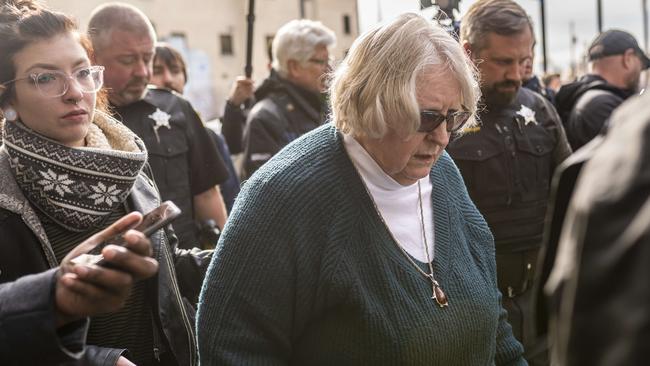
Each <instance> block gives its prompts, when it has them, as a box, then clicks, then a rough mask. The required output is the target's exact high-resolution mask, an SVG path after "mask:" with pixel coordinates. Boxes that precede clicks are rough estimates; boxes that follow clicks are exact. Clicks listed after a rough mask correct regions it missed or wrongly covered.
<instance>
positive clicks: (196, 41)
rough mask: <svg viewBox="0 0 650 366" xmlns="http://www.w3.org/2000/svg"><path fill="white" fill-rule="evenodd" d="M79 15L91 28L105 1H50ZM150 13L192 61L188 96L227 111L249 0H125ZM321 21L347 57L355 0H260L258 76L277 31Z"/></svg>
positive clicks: (206, 110)
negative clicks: (90, 22) (299, 22)
mask: <svg viewBox="0 0 650 366" xmlns="http://www.w3.org/2000/svg"><path fill="white" fill-rule="evenodd" d="M44 1H45V2H46V3H47V5H48V6H49V7H51V8H53V9H56V10H60V11H63V12H65V13H68V14H71V15H73V16H74V17H76V19H77V21H78V22H79V25H80V27H81V28H82V29H83V30H85V29H86V24H87V23H88V19H89V16H90V13H91V11H92V10H93V9H94V8H95V7H96V6H97V5H99V4H102V3H106V2H108V1H104V0H44ZM124 2H127V3H130V4H133V5H134V6H137V7H138V8H140V9H141V10H142V11H143V12H144V13H145V14H147V15H148V16H149V17H150V19H151V21H152V23H153V24H154V26H155V27H156V31H157V33H158V37H159V39H160V40H165V41H168V42H170V43H172V44H173V45H174V46H176V47H177V48H179V49H181V51H182V52H183V54H184V55H185V57H186V60H187V61H188V67H189V83H188V85H187V88H186V90H185V91H186V95H187V97H188V98H189V99H190V100H191V101H192V102H193V104H194V105H195V107H196V108H197V110H199V112H201V113H202V115H203V116H204V118H205V119H210V118H214V117H217V116H219V115H221V111H222V110H223V106H224V103H225V99H226V97H227V94H228V91H229V90H230V87H231V84H232V81H233V80H234V79H235V78H236V77H237V76H238V75H243V73H244V71H243V70H244V64H245V60H246V55H245V54H246V30H247V23H246V15H247V13H248V0H195V1H181V0H125V1H124ZM301 3H302V9H304V13H305V17H306V18H309V19H313V20H320V21H322V22H323V24H325V25H326V26H327V27H329V28H331V29H332V30H333V31H334V32H335V33H336V36H337V45H336V48H335V49H334V56H335V57H336V58H337V59H340V58H342V57H343V55H344V53H345V52H346V51H347V49H348V48H349V47H350V45H351V44H352V42H353V41H354V39H355V38H356V37H357V35H358V20H357V2H356V1H353V0H302V1H301V0H257V1H255V25H254V27H255V28H254V34H255V38H254V43H253V45H254V46H253V47H254V49H253V79H254V80H255V82H256V83H261V82H262V80H263V79H264V78H265V77H266V76H267V74H268V69H267V67H268V62H269V60H268V52H267V44H268V43H269V41H270V39H272V37H273V35H274V33H275V31H276V30H277V29H278V28H279V27H280V26H282V25H283V24H284V23H286V22H288V21H289V20H292V19H296V18H299V17H300V12H301Z"/></svg>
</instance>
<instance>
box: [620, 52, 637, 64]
mask: <svg viewBox="0 0 650 366" xmlns="http://www.w3.org/2000/svg"><path fill="white" fill-rule="evenodd" d="M635 57H638V56H637V55H636V52H635V51H634V50H633V49H631V48H630V49H629V50H627V51H625V53H623V60H622V61H623V68H625V69H629V68H630V67H632V65H633V63H634V58H635Z"/></svg>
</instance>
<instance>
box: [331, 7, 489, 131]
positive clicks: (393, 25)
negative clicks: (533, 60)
mask: <svg viewBox="0 0 650 366" xmlns="http://www.w3.org/2000/svg"><path fill="white" fill-rule="evenodd" d="M429 66H434V68H433V69H434V70H435V71H436V72H440V73H451V74H452V76H453V77H454V78H455V79H456V80H458V83H459V85H460V91H461V104H462V105H463V107H464V108H466V109H467V110H468V111H469V112H472V117H471V118H470V120H469V121H468V126H472V125H474V124H475V123H476V119H475V118H476V117H475V116H476V108H477V103H478V100H479V98H480V95H481V91H480V87H479V83H478V71H477V69H476V67H475V66H474V64H473V63H472V61H471V60H470V59H469V57H468V56H467V54H466V53H465V51H464V50H463V48H462V47H461V45H460V44H459V43H458V41H457V40H455V39H454V38H453V37H452V36H451V35H449V34H448V33H447V31H445V30H444V29H443V28H442V27H441V26H439V25H438V24H437V23H435V22H432V21H427V20H426V19H424V18H422V17H421V16H419V15H417V14H410V13H409V14H403V15H401V16H399V17H398V18H397V19H395V20H393V21H391V22H389V23H387V24H383V25H379V26H377V27H375V28H374V29H372V30H370V31H368V32H366V33H365V34H363V35H361V36H360V37H359V38H358V39H357V40H356V41H355V42H354V44H353V45H352V47H351V48H350V51H349V53H348V55H347V57H346V58H345V59H344V60H343V62H342V63H341V65H339V67H338V69H337V70H336V72H335V75H334V79H333V82H332V85H331V89H330V96H331V104H332V119H333V121H334V123H335V125H336V126H337V127H338V128H339V129H340V130H341V131H343V132H344V133H349V134H352V135H355V136H368V137H371V138H381V137H382V136H384V134H385V133H386V130H387V127H388V126H389V125H390V126H391V127H392V128H394V129H395V130H396V131H398V132H399V133H400V134H403V135H408V134H411V133H414V132H415V131H417V129H418V128H419V126H420V110H419V107H418V103H417V99H416V87H417V79H418V77H420V76H421V75H422V73H423V72H424V71H425V69H427V71H429V70H431V68H429ZM429 87H431V88H435V87H436V86H435V85H430V86H429Z"/></svg>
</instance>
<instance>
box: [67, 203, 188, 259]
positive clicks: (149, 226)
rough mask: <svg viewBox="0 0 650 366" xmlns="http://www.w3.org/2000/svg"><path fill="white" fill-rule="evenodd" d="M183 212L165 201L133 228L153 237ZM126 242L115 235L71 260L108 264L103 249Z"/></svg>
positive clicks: (120, 236)
mask: <svg viewBox="0 0 650 366" xmlns="http://www.w3.org/2000/svg"><path fill="white" fill-rule="evenodd" d="M180 214H181V209H180V208H178V206H176V205H175V204H174V202H172V201H165V202H163V203H162V204H161V205H160V206H158V207H156V208H154V209H153V210H151V211H150V212H149V213H147V214H145V215H144V216H143V217H142V222H140V224H138V225H137V226H136V227H134V228H133V230H137V231H139V232H141V233H143V234H144V235H145V236H146V237H151V235H153V234H154V233H155V232H156V231H158V230H160V229H162V228H163V227H164V226H166V225H167V224H169V223H170V222H172V221H173V220H174V219H175V218H177V217H178V216H179V215H180ZM125 243H126V242H125V241H124V238H123V237H122V235H121V234H120V235H117V236H114V237H112V238H110V239H108V240H106V241H104V242H102V243H99V244H97V245H96V246H95V247H94V248H92V249H91V250H89V251H88V253H84V254H81V255H79V256H77V257H75V258H73V259H72V260H71V262H72V263H74V264H86V265H88V264H96V265H104V266H105V265H107V264H108V263H107V261H105V260H104V256H103V255H102V249H104V247H105V246H107V245H109V244H113V245H120V246H122V245H124V244H125Z"/></svg>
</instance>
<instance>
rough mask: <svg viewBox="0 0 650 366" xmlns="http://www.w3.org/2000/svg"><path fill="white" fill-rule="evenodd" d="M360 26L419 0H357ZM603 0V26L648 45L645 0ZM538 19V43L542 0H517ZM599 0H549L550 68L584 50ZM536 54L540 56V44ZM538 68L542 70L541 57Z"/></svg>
mask: <svg viewBox="0 0 650 366" xmlns="http://www.w3.org/2000/svg"><path fill="white" fill-rule="evenodd" d="M357 1H358V3H359V26H360V30H361V31H362V32H363V31H364V30H366V29H368V28H369V27H371V26H372V25H373V24H375V23H377V22H378V20H379V19H380V18H381V19H383V20H387V19H390V18H392V17H394V16H396V15H397V14H400V13H402V12H405V11H419V9H420V7H419V1H418V0H357ZM601 1H602V4H603V30H606V29H609V28H620V29H624V30H627V31H628V32H630V33H632V34H633V35H634V36H635V37H636V38H637V41H638V42H639V45H640V46H641V48H643V49H645V46H644V45H645V41H644V38H643V8H642V4H643V2H644V1H643V0H601ZM474 2H475V0H461V2H460V13H461V16H462V14H464V13H465V11H466V10H467V8H469V6H470V5H472V4H473V3H474ZM517 2H518V3H519V4H520V5H521V6H523V7H524V8H525V9H526V11H528V13H529V14H530V16H531V18H532V19H533V21H534V22H535V27H536V31H535V33H536V35H537V39H538V45H540V44H541V28H540V15H539V14H540V1H539V0H517ZM596 4H597V2H596V0H546V1H545V7H546V48H547V52H548V59H549V62H548V64H549V71H562V70H564V69H566V68H568V67H569V65H570V62H571V60H572V57H573V58H576V57H580V56H582V55H583V54H584V52H585V48H586V47H588V45H589V43H591V40H592V39H593V38H594V37H595V35H596V33H597V31H598V23H597V19H596ZM571 22H573V23H574V28H575V35H576V38H577V42H576V51H575V56H572V55H571V32H570V23H571ZM536 54H537V55H540V56H541V49H539V48H538V50H537V52H536ZM536 61H539V63H537V65H536V68H537V69H536V70H537V71H538V72H540V73H541V57H540V58H539V59H538V60H536Z"/></svg>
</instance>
